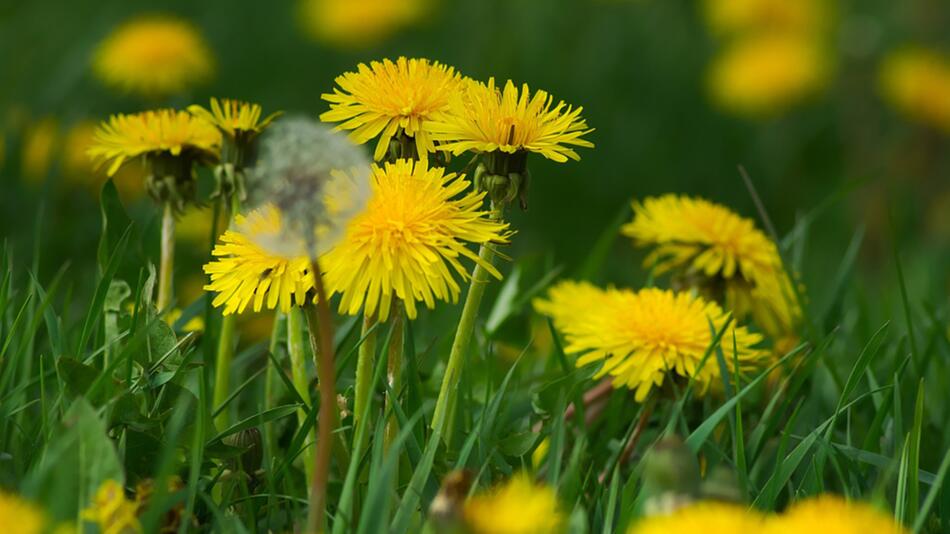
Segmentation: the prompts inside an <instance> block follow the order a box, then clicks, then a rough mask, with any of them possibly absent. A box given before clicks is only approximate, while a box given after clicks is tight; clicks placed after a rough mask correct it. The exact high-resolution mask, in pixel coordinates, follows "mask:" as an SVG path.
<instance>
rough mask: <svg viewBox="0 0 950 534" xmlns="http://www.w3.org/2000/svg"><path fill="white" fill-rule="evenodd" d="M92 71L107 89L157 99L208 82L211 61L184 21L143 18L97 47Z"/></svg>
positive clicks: (198, 36)
mask: <svg viewBox="0 0 950 534" xmlns="http://www.w3.org/2000/svg"><path fill="white" fill-rule="evenodd" d="M93 70H94V72H95V74H96V75H97V76H98V77H99V79H100V80H101V81H102V82H103V83H104V84H106V85H108V86H110V87H113V88H116V89H119V90H121V91H124V92H128V93H135V94H138V95H141V96H144V97H147V98H153V99H158V98H163V97H165V96H169V95H173V94H178V93H181V92H183V91H185V90H187V89H189V88H191V87H192V86H194V85H195V84H198V83H201V82H204V81H206V80H208V79H209V78H211V75H212V73H213V71H214V59H213V58H212V56H211V51H210V50H209V48H208V45H207V44H206V43H205V40H204V38H203V37H202V36H201V34H200V33H199V32H198V30H197V29H196V28H195V27H194V26H193V25H192V24H191V23H189V22H188V21H185V20H182V19H179V18H176V17H171V16H166V15H146V16H140V17H138V18H134V19H132V20H129V21H127V22H125V23H123V24H122V25H120V26H119V27H117V28H116V29H115V30H113V32H112V33H111V34H110V35H109V36H107V37H106V38H105V39H104V40H103V41H102V42H101V43H100V44H99V47H98V49H97V50H96V52H95V56H94V58H93Z"/></svg>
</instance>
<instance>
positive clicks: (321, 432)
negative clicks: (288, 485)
mask: <svg viewBox="0 0 950 534" xmlns="http://www.w3.org/2000/svg"><path fill="white" fill-rule="evenodd" d="M312 263H313V265H312V271H313V278H314V282H315V283H314V286H316V290H317V304H316V305H313V304H308V305H307V306H306V307H305V308H304V310H305V311H306V312H307V326H308V327H309V329H308V330H309V332H310V347H311V348H312V349H313V359H314V363H315V364H316V366H317V381H318V384H319V386H318V387H319V388H320V412H319V415H318V419H317V450H316V452H315V453H314V456H315V458H314V468H313V478H312V479H311V483H310V510H309V514H308V517H307V526H308V529H307V532H308V533H309V534H313V533H318V532H324V531H326V516H327V513H326V509H327V482H328V481H329V478H330V452H331V450H332V448H333V432H334V430H335V427H336V423H337V403H336V368H335V360H336V358H335V355H334V353H333V352H334V351H333V317H332V315H331V314H330V305H329V303H328V302H327V293H326V289H325V288H324V285H323V276H322V274H321V273H322V271H321V270H320V265H319V263H318V262H317V260H316V258H314V259H313V260H312Z"/></svg>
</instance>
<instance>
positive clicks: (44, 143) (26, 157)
mask: <svg viewBox="0 0 950 534" xmlns="http://www.w3.org/2000/svg"><path fill="white" fill-rule="evenodd" d="M58 143H59V124H58V123H57V122H56V119H55V118H53V117H44V118H42V119H39V120H37V121H36V122H34V123H33V124H30V125H29V127H27V129H26V131H25V132H24V133H23V149H22V155H21V157H20V165H21V166H22V168H23V176H24V177H25V178H26V179H27V180H29V181H31V182H39V181H42V180H43V179H44V178H46V176H47V175H48V174H49V170H50V168H51V166H52V163H53V157H54V155H55V154H56V146H57V144H58Z"/></svg>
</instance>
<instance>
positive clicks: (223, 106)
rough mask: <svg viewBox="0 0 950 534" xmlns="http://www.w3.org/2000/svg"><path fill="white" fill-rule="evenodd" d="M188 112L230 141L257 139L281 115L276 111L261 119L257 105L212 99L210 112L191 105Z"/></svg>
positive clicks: (259, 107)
mask: <svg viewBox="0 0 950 534" xmlns="http://www.w3.org/2000/svg"><path fill="white" fill-rule="evenodd" d="M188 111H189V112H190V113H191V114H192V115H195V116H197V117H200V118H202V119H204V120H206V121H208V122H209V123H211V124H213V125H214V126H215V127H216V128H217V129H218V130H219V131H220V132H221V134H222V135H224V136H226V137H228V138H229V139H231V140H232V141H235V140H240V139H245V140H250V139H253V138H255V137H257V136H258V135H260V134H261V132H263V131H264V129H265V128H267V127H268V126H270V123H271V122H273V121H274V119H276V118H277V117H280V115H281V113H280V112H279V111H278V112H276V113H271V114H270V115H268V116H266V117H264V118H263V119H261V115H262V110H261V106H260V105H259V104H250V103H248V102H241V101H240V100H232V99H229V98H222V99H217V98H212V99H211V109H210V110H208V109H205V108H203V107H201V106H199V105H191V106H188Z"/></svg>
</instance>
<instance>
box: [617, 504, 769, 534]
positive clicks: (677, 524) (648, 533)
mask: <svg viewBox="0 0 950 534" xmlns="http://www.w3.org/2000/svg"><path fill="white" fill-rule="evenodd" d="M764 526H765V516H763V515H762V514H760V513H758V512H756V511H753V510H749V509H748V508H747V507H745V506H738V505H735V504H730V503H719V502H698V503H695V504H691V505H688V506H684V507H682V508H679V509H677V510H676V511H675V512H673V513H672V514H670V515H657V516H652V517H646V518H644V519H641V520H639V521H637V522H635V523H634V524H632V525H631V526H630V528H629V529H628V530H627V532H628V534H694V533H700V532H701V533H703V534H759V533H761V532H762V529H763V528H764Z"/></svg>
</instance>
